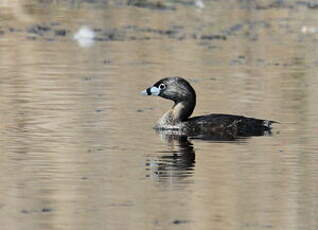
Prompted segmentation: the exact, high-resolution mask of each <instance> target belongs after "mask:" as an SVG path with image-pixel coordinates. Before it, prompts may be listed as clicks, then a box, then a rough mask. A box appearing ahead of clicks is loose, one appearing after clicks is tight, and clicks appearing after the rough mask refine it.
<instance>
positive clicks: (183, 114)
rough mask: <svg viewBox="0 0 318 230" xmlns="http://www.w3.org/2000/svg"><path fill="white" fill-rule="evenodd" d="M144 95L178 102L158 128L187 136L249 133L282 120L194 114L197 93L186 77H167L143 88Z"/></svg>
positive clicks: (262, 132)
mask: <svg viewBox="0 0 318 230" xmlns="http://www.w3.org/2000/svg"><path fill="white" fill-rule="evenodd" d="M141 94H142V95H148V96H150V95H152V96H159V97H162V98H165V99H168V100H171V101H173V102H174V104H173V106H172V108H170V109H169V110H168V111H167V112H166V113H164V114H163V116H162V117H161V118H160V119H159V120H158V121H157V123H156V125H155V126H154V129H156V130H159V131H160V130H161V131H165V132H167V131H168V132H169V131H171V132H173V133H174V134H175V133H178V134H180V135H187V136H201V137H202V136H207V135H208V136H221V137H249V136H261V135H265V134H266V133H270V131H271V125H272V124H273V123H279V122H276V121H272V120H262V119H256V118H251V117H245V116H241V115H231V114H208V115H202V116H195V117H191V114H192V112H193V111H194V108H195V105H196V93H195V90H194V89H193V87H192V86H191V85H190V83H189V82H188V81H187V80H186V79H184V78H182V77H167V78H163V79H161V80H159V81H157V82H156V83H155V84H153V85H152V86H151V87H149V88H147V89H145V90H143V91H141Z"/></svg>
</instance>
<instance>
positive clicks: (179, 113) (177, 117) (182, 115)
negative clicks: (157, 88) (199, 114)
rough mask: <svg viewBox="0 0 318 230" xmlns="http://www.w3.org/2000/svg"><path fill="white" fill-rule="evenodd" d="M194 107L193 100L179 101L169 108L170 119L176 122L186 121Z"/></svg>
mask: <svg viewBox="0 0 318 230" xmlns="http://www.w3.org/2000/svg"><path fill="white" fill-rule="evenodd" d="M194 107H195V100H188V101H181V102H178V103H175V104H174V106H173V107H172V108H171V113H172V118H173V120H174V121H176V122H182V121H185V120H187V119H188V118H189V117H190V116H191V114H192V112H193V110H194Z"/></svg>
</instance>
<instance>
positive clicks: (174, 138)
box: [146, 133, 195, 183]
mask: <svg viewBox="0 0 318 230" xmlns="http://www.w3.org/2000/svg"><path fill="white" fill-rule="evenodd" d="M160 136H161V139H162V140H163V141H165V142H166V143H167V145H168V147H169V150H165V151H160V152H159V153H160V154H162V155H160V156H159V157H158V156H157V157H156V158H155V159H154V158H152V157H151V159H148V161H147V164H146V166H147V170H148V171H149V173H148V175H147V176H148V177H153V178H157V179H158V180H160V181H162V180H164V181H166V180H168V179H172V178H178V181H177V183H182V182H183V183H186V180H183V179H184V178H187V177H189V176H191V175H192V173H193V169H194V165H195V151H194V148H193V144H192V143H191V142H190V141H189V140H188V137H187V136H178V135H169V134H165V133H160Z"/></svg>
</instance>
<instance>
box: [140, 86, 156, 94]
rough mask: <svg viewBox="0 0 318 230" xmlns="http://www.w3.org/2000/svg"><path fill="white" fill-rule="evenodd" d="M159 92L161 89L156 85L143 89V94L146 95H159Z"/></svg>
mask: <svg viewBox="0 0 318 230" xmlns="http://www.w3.org/2000/svg"><path fill="white" fill-rule="evenodd" d="M159 93H160V89H159V88H157V87H155V86H153V87H150V88H148V89H145V90H143V91H141V95H145V96H149V95H153V96H158V95H159Z"/></svg>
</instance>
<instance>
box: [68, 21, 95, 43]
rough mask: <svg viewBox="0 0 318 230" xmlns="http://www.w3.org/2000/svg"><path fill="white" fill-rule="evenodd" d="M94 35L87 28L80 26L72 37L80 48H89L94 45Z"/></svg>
mask: <svg viewBox="0 0 318 230" xmlns="http://www.w3.org/2000/svg"><path fill="white" fill-rule="evenodd" d="M95 36H96V33H95V32H94V31H93V30H92V29H90V28H89V27H87V26H82V27H81V28H80V29H79V30H78V31H77V32H76V33H75V34H74V36H73V38H74V39H75V40H76V41H77V42H78V44H79V45H80V46H81V47H90V46H92V45H93V44H94V42H95V41H94V38H95Z"/></svg>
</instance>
